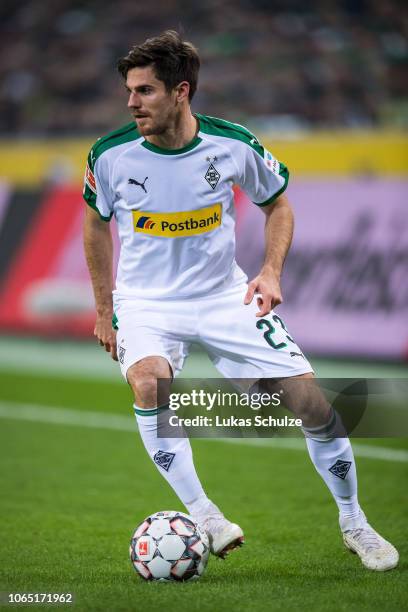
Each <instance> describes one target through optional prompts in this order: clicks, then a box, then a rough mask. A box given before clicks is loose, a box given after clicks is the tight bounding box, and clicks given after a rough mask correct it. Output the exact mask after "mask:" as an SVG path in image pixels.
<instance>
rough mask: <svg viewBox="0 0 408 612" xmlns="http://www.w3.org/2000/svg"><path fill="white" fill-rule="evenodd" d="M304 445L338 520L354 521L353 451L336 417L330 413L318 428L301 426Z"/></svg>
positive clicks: (355, 507) (355, 485)
mask: <svg viewBox="0 0 408 612" xmlns="http://www.w3.org/2000/svg"><path fill="white" fill-rule="evenodd" d="M303 431H304V433H305V436H306V444H307V448H308V451H309V455H310V458H311V460H312V461H313V463H314V466H315V468H316V470H317V471H318V472H319V474H320V476H321V477H322V478H323V480H324V482H325V483H326V485H327V486H328V488H329V490H330V492H331V494H332V495H333V498H334V500H335V502H336V504H337V507H338V509H339V512H340V516H341V517H342V518H351V519H353V518H357V517H358V516H359V514H360V505H359V503H358V499H357V473H356V464H355V461H354V455H353V450H352V448H351V444H350V440H349V439H348V438H347V437H333V436H334V435H341V434H345V430H344V426H343V425H342V423H341V419H340V417H339V416H338V415H337V413H335V412H334V411H332V414H331V417H330V420H329V422H328V423H327V424H326V425H324V426H322V427H314V428H307V427H303Z"/></svg>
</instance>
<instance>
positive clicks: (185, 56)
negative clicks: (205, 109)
mask: <svg viewBox="0 0 408 612" xmlns="http://www.w3.org/2000/svg"><path fill="white" fill-rule="evenodd" d="M150 65H152V66H153V68H154V72H155V74H156V77H157V78H158V79H159V81H163V83H164V85H165V87H166V90H167V91H168V92H170V91H171V90H172V89H174V87H176V85H178V84H179V83H181V81H187V82H188V83H189V84H190V93H189V96H188V97H189V100H190V102H191V100H192V98H193V96H194V94H195V92H196V89H197V82H198V71H199V69H200V58H199V56H198V52H197V49H196V48H195V47H194V45H192V44H191V43H190V42H187V41H183V40H182V38H181V36H180V34H179V33H178V32H175V31H174V30H166V31H165V32H163V33H162V34H160V35H159V36H155V37H154V38H148V39H147V40H146V41H145V42H144V43H143V44H142V45H135V46H134V47H132V49H131V50H130V51H129V53H128V54H127V55H126V56H125V57H122V58H121V59H120V60H119V61H118V70H119V72H120V74H121V75H122V76H123V78H124V79H126V77H127V73H128V72H129V70H131V69H132V68H143V67H144V66H150Z"/></svg>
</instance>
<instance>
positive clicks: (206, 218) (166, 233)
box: [132, 203, 222, 238]
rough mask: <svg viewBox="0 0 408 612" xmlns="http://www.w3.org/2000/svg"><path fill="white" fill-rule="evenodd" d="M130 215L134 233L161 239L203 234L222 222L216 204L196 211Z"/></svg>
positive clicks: (218, 205) (220, 208) (136, 213)
mask: <svg viewBox="0 0 408 612" xmlns="http://www.w3.org/2000/svg"><path fill="white" fill-rule="evenodd" d="M132 215H133V229H134V231H135V232H139V233H143V234H149V235H150V236H161V237H163V238H179V237H182V236H194V235H196V234H204V233H206V232H211V231H213V230H214V229H216V228H217V227H219V226H220V225H221V221H222V206H221V204H219V203H218V204H214V205H213V206H206V207H205V208H199V209H198V210H188V211H182V212H168V213H151V212H148V213H147V212H142V211H140V210H133V211H132Z"/></svg>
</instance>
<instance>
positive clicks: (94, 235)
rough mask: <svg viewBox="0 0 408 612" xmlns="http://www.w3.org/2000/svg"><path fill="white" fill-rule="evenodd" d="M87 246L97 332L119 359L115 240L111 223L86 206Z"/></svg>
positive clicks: (108, 350)
mask: <svg viewBox="0 0 408 612" xmlns="http://www.w3.org/2000/svg"><path fill="white" fill-rule="evenodd" d="M84 248H85V256H86V261H87V264H88V268H89V273H90V276H91V281H92V287H93V292H94V296H95V305H96V323H95V329H94V335H95V336H96V337H97V338H98V340H99V343H100V345H101V346H104V347H105V350H106V351H107V352H108V353H110V354H111V356H112V359H115V361H117V360H118V358H117V354H116V332H115V331H114V330H113V329H112V315H113V304H112V289H113V277H112V269H113V243H112V235H111V232H110V226H109V224H108V223H106V222H105V221H103V220H102V219H101V218H100V216H99V214H98V213H97V212H96V211H95V210H93V209H92V208H90V207H89V206H87V207H86V212H85V221H84Z"/></svg>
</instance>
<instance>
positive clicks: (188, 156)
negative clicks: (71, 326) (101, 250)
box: [84, 114, 289, 299]
mask: <svg viewBox="0 0 408 612" xmlns="http://www.w3.org/2000/svg"><path fill="white" fill-rule="evenodd" d="M195 116H196V118H197V120H198V122H199V130H198V132H197V135H196V137H195V138H194V140H193V141H192V142H190V143H189V144H188V145H187V146H185V147H183V148H181V149H170V150H167V149H163V148H160V147H157V146H155V145H153V144H151V143H150V142H148V141H147V140H145V138H144V137H143V136H141V135H140V134H139V133H138V131H137V128H136V124H135V123H134V122H132V123H129V124H128V125H126V126H124V127H123V128H121V129H119V130H117V131H115V132H112V133H110V134H108V135H107V136H105V137H103V138H100V139H99V140H98V141H97V142H96V143H95V145H94V146H93V147H92V149H91V151H90V154H89V157H88V164H87V168H86V173H85V187H84V198H85V201H86V202H87V203H88V204H89V206H91V207H92V208H94V209H95V210H96V211H97V212H98V213H99V215H100V217H101V218H102V219H103V220H104V221H109V220H110V219H111V218H112V216H114V217H115V219H116V222H117V226H118V231H119V238H120V244H121V251H120V257H119V263H118V270H117V278H116V289H115V292H114V293H115V294H116V295H117V296H119V297H121V296H123V297H146V298H162V299H171V298H173V299H175V298H188V297H198V296H200V295H206V294H209V293H211V292H214V291H218V290H220V289H222V288H226V287H228V286H230V285H235V284H236V283H242V282H243V281H245V280H247V279H246V276H245V274H244V272H243V271H242V270H241V269H240V268H239V266H238V265H237V263H236V261H235V232H234V226H235V211H234V192H233V186H234V185H239V186H240V187H241V188H242V189H243V190H244V191H245V192H246V193H247V195H248V196H249V197H250V199H251V200H253V202H254V203H255V204H257V205H258V206H265V205H267V204H269V203H271V202H273V201H274V200H275V199H276V198H277V197H278V195H280V194H281V193H282V192H283V191H284V190H285V189H286V186H287V182H288V176H289V173H288V170H287V168H286V166H285V165H284V164H282V163H280V162H278V161H277V160H276V159H275V158H274V157H273V155H272V154H271V153H269V151H267V150H266V149H265V148H264V147H263V146H262V145H261V144H260V143H259V142H258V140H257V139H256V137H255V136H254V135H253V134H251V132H249V131H248V130H247V129H246V128H244V127H242V126H240V125H238V124H235V123H230V122H228V121H224V120H221V119H216V118H213V117H208V116H204V115H199V114H196V115H195Z"/></svg>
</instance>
